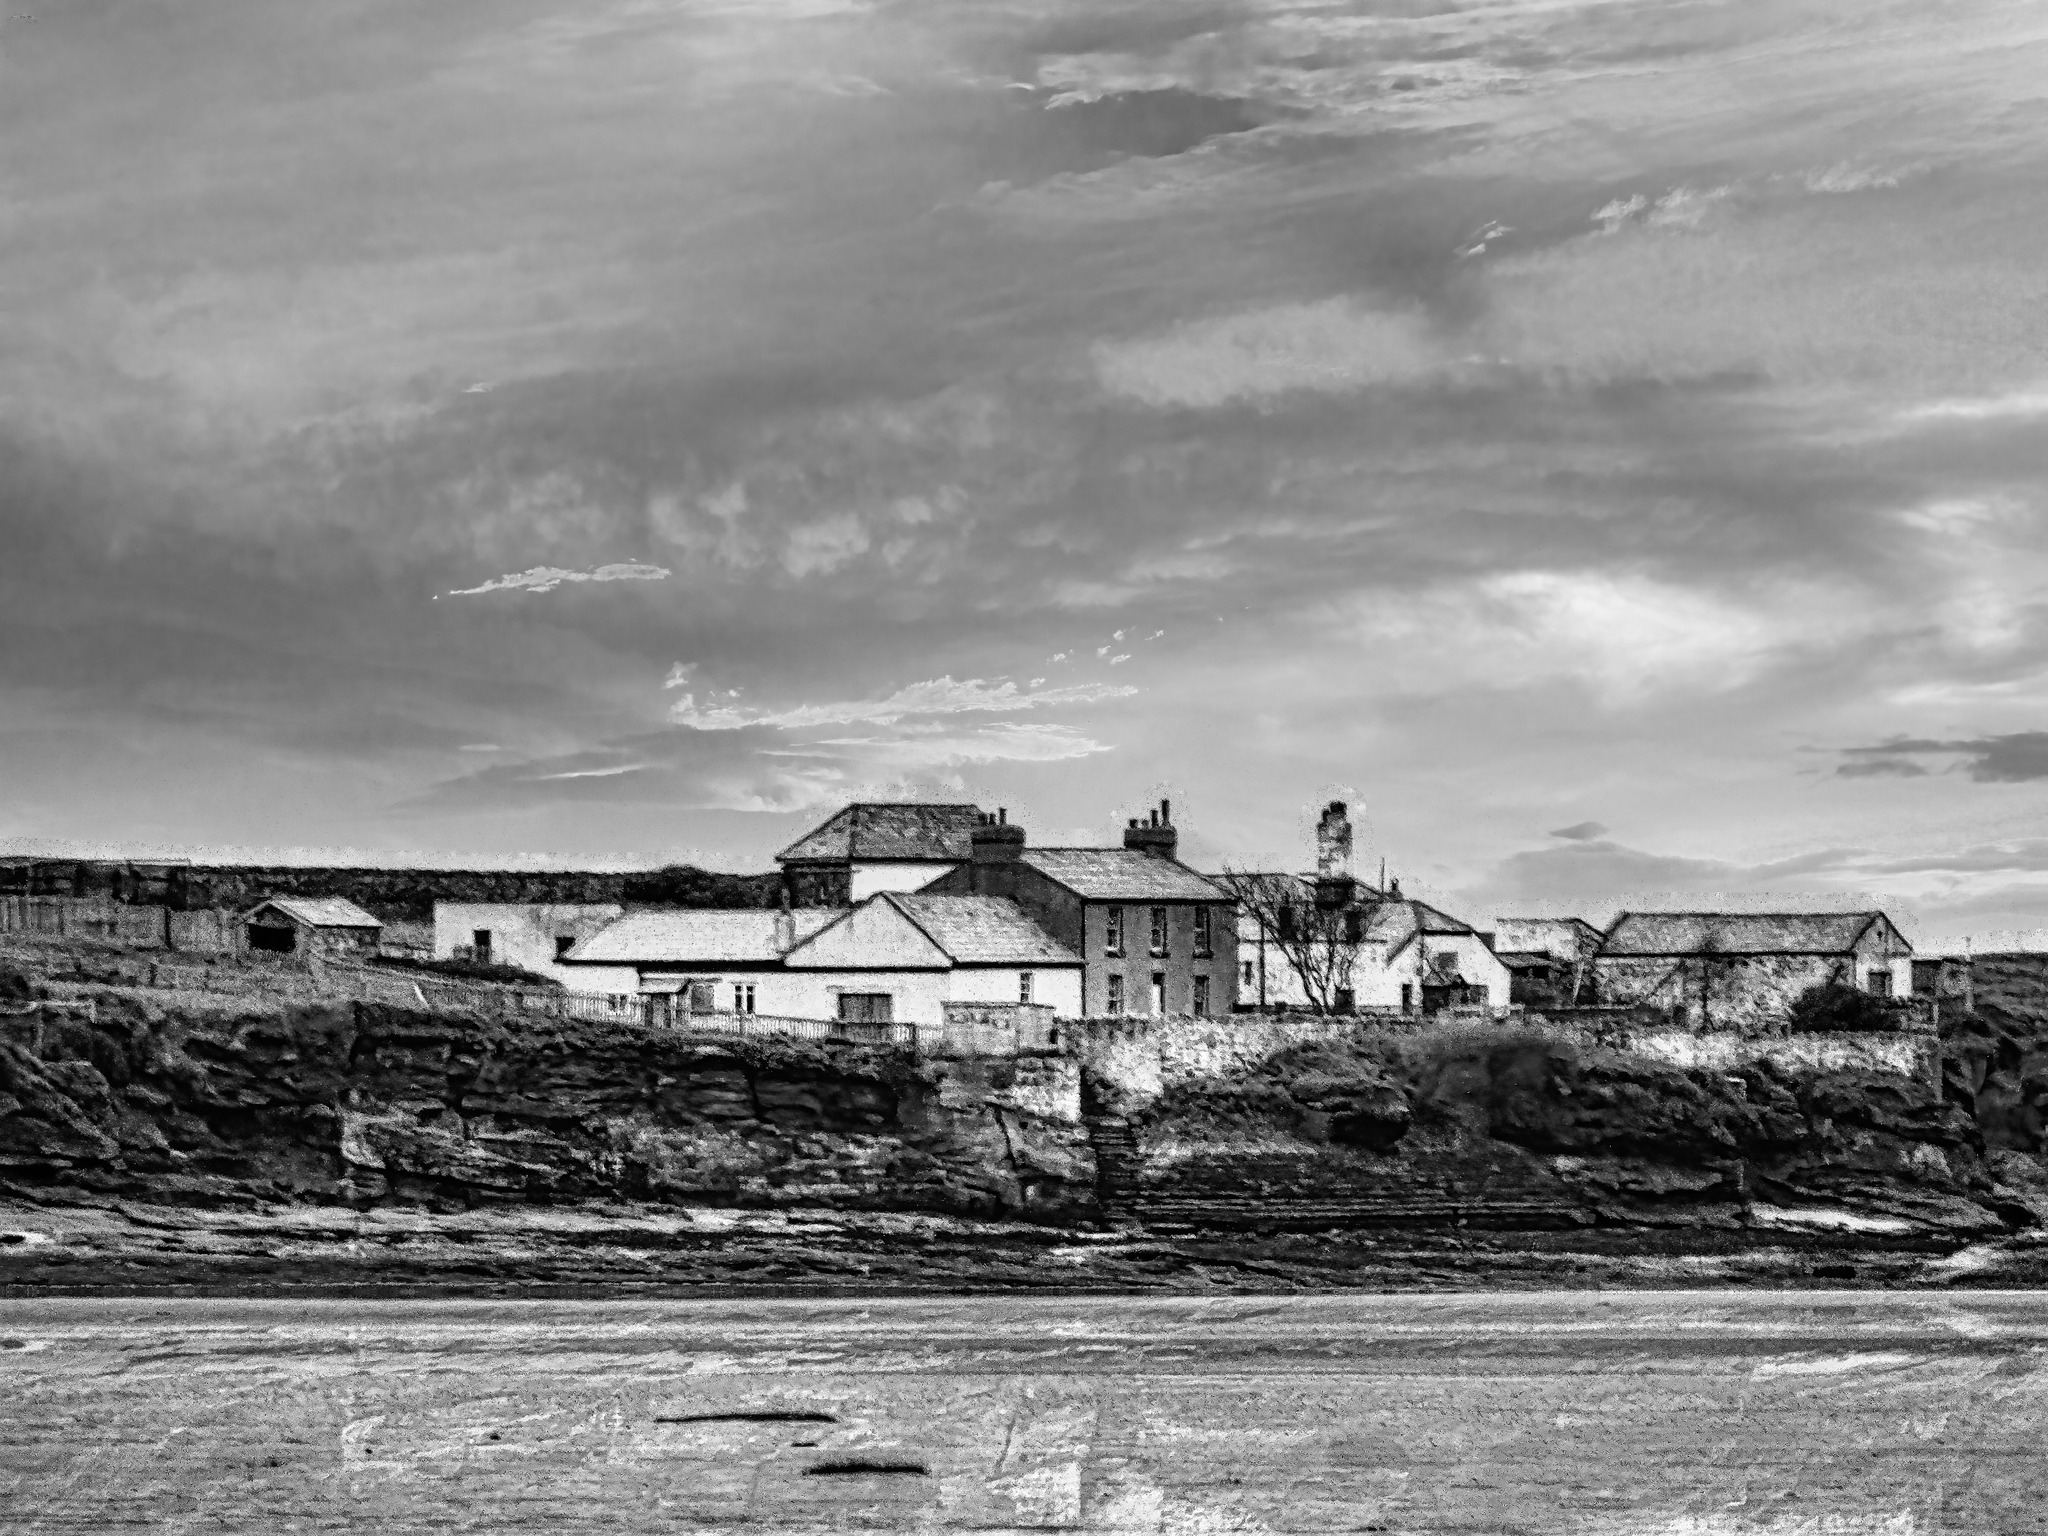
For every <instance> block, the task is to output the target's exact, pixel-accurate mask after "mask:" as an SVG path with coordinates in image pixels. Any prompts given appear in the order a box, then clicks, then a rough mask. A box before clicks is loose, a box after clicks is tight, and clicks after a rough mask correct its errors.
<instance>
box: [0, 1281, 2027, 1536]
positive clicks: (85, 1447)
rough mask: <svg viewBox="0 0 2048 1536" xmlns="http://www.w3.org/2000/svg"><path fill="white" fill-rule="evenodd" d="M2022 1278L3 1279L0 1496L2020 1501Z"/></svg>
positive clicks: (1623, 1528)
mask: <svg viewBox="0 0 2048 1536" xmlns="http://www.w3.org/2000/svg"><path fill="white" fill-rule="evenodd" d="M2040 1303H2041V1298H2040V1297H2038V1296H2035V1295H2031V1294H2018V1293H2003V1294H1995V1293H1986V1294H1977V1295H1968V1296H1965V1295H1958V1294H1949V1295H1926V1296H1916V1295H1900V1294H1896V1293H1893V1294H1876V1293H1871V1294H1858V1293H1816V1292H1805V1293H1796V1294H1778V1295H1751V1296H1741V1295H1731V1294H1730V1293H1726V1292H1716V1293H1711V1294H1710V1293H1696V1294H1671V1293H1666V1294H1654V1293H1650V1294H1646V1293H1605V1294H1603V1293H1569V1294H1567V1293H1553V1294H1543V1295H1532V1294H1522V1295H1508V1296H1447V1295H1434V1296H1414V1297H1373V1298H1298V1299H1293V1298H1290V1299H1278V1300H1274V1299H1265V1300H1255V1301H1254V1300H1246V1301H1215V1302H1207V1301H1196V1300H1161V1299H1132V1300H1118V1299H1066V1300H990V1299H986V1298H982V1299H947V1298H933V1299H925V1300H902V1301H886V1302H862V1303H851V1302H831V1301H808V1302H807V1301H772V1302H746V1301H719V1302H704V1303H690V1302H613V1301H603V1302H586V1303H578V1302H563V1301H546V1302H528V1303H521V1302H490V1303H485V1302H463V1301H449V1302H402V1301H383V1302H366V1303H345V1302H333V1301H320V1302H278V1301H175V1302H154V1301H149V1302H144V1301H128V1302H115V1301H91V1302H86V1301H35V1302H21V1303H10V1304H9V1307H8V1325H7V1330H6V1331H7V1332H8V1334H9V1335H10V1337H11V1338H12V1339H14V1340H15V1341H17V1342H19V1343H20V1344H21V1345H22V1346H23V1347H21V1348H19V1349H14V1350H10V1351H8V1352H7V1353H5V1354H4V1355H0V1375H4V1379H5V1383H4V1384H5V1388H6V1391H5V1394H4V1398H0V1468H4V1469H5V1470H4V1472H0V1488H4V1492H5V1499H4V1507H5V1509H6V1511H7V1513H6V1514H5V1515H4V1517H0V1524H4V1525H5V1526H6V1528H7V1529H9V1530H21V1531H40V1530H50V1531H55V1530H80V1529H87V1530H99V1529H104V1528H107V1527H110V1526H114V1525H118V1524H122V1523H125V1522H135V1523H139V1524H142V1525H144V1526H150V1527H163V1528H187V1527H203V1528H209V1529H229V1530H247V1531H252V1532H253V1531H270V1530H285V1529H300V1530H322V1529H336V1530H339V1529H355V1530H377V1531H380V1532H395V1531H411V1530H429V1529H435V1530H476V1531H483V1530H489V1531H528V1530H530V1531H547V1532H559V1531H577V1530H598V1529H602V1530H606V1531H640V1530H655V1529H660V1530H696V1531H735V1532H737V1531H745V1530H756V1531H759V1530H768V1531H777V1532H785V1531H786V1532H806V1531H827V1530H846V1529H868V1530H920V1531H922V1530H930V1531H945V1530H981V1531H1004V1530H1085V1531H1120V1532H1125V1531H1127V1532H1146V1533H1162V1536H1164V1533H1188V1536H1193V1533H1205V1532H1226V1531H1228V1532H1268V1531H1271V1532H1282V1531H1286V1532H1319V1533H1320V1532H1333V1531H1353V1530H1366V1531H1370V1530H1382V1531H1390V1532H1392V1531H1418V1532H1419V1531H1488V1532H1501V1531H1568V1532H1587V1533H1594V1536H1622V1533H1629V1536H1638V1533H1641V1536H1650V1533H1655V1536H1723V1533H1726V1536H1737V1533H1756V1532H1765V1533H1771V1536H1794V1533H1812V1536H1821V1533H1828V1536H1848V1533H1864V1532H1873V1533H1874V1532H1884V1533H1893V1536H1905V1533H1914V1536H1918V1533H1924V1532H1934V1531H1954V1532H1990V1531H2017V1530H2022V1529H2030V1528H2032V1522H2033V1521H2034V1519H2035V1514H2036V1511H2037V1510H2038V1504H2039V1495H2040V1493H2041V1491H2042V1485H2043V1482H2044V1479H2043V1478H2042V1476H2041V1475H2040V1474H2038V1473H2037V1472H2036V1470H2035V1466H2036V1457H2037V1453H2038V1446H2039V1443H2040V1441H2039V1436H2040V1427H2041V1423H2042V1409H2043V1406H2044V1405H2043V1400H2042V1399H2043V1389H2042V1375H2041V1371H2040V1365H2041V1362H2042V1359H2043V1357H2044V1356H2043V1352H2044V1350H2048V1309H2044V1308H2043V1307H2042V1306H2041V1304H2040Z"/></svg>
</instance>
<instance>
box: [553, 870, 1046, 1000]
mask: <svg viewBox="0 0 2048 1536" xmlns="http://www.w3.org/2000/svg"><path fill="white" fill-rule="evenodd" d="M560 964H561V966H562V969H563V971H564V972H565V973H566V974H567V975H568V977H569V981H568V985H569V986H570V987H571V988H572V989H573V990H575V991H579V992H590V993H600V994H604V995H607V996H613V997H627V996H631V995H633V994H637V993H654V992H680V993H682V994H684V996H685V998H686V999H687V1006H688V1007H689V1009H690V1010H691V1011H692V1012H700V1013H701V1012H719V1013H742V1014H746V1013H756V1014H770V1015H774V1016H777V1017H781V1018H796V1019H844V1020H848V1021H858V1022H872V1023H883V1022H888V1023H913V1024H929V1025H934V1026H937V1025H939V1024H942V1023H943V1022H944V1016H945V1004H947V1003H949V1002H953V1003H1019V1002H1024V1003H1038V1004H1043V1005H1046V1006H1049V1007H1051V1008H1052V1010H1053V1013H1054V1016H1055V1017H1057V1018H1077V1017H1079V1016H1080V1013H1081V972H1082V964H1081V957H1080V956H1079V955H1076V954H1074V953H1073V952H1072V951H1071V950H1068V949H1066V948H1065V947H1063V946H1062V945H1060V944H1059V943H1057V942H1056V941H1054V940H1053V939H1052V938H1051V937H1050V936H1049V935H1047V934H1046V933H1045V931H1044V930H1043V929H1041V928H1039V927H1038V925H1037V924H1036V923H1034V922H1032V920H1031V919H1030V918H1029V917H1028V916H1027V915H1026V914H1025V912H1024V910H1023V909H1022V908H1021V907H1019V906H1018V905H1017V904H1016V903H1015V902H1013V901H1008V900H1005V899H1003V898H1000V897H994V896H946V895H929V894H924V893H904V892H896V891H885V892H881V893H879V894H877V895H874V896H871V897H869V898H868V899H867V900H865V901H863V902H861V903H860V904H859V905H857V906H854V907H850V908H845V907H839V908H834V907H803V908H797V909H795V910H788V911H780V912H776V911H673V912H637V913H632V914H629V915H627V916H625V917H621V918H619V919H618V920H617V921H616V922H613V923H611V924H609V925H608V926H607V927H605V928H604V929H602V930H601V931H599V932H598V933H595V934H593V935H591V936H590V937H589V938H587V939H584V940H583V941H581V942H580V943H578V944H577V945H576V946H575V947H574V948H572V949H571V950H570V951H569V952H568V954H567V955H565V956H564V957H563V958H562V960H561V962H560Z"/></svg>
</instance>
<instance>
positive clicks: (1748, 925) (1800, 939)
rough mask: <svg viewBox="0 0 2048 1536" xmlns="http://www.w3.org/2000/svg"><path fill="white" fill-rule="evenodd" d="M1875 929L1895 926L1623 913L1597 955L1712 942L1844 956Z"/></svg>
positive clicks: (1694, 947)
mask: <svg viewBox="0 0 2048 1536" xmlns="http://www.w3.org/2000/svg"><path fill="white" fill-rule="evenodd" d="M1872 923H1884V924H1886V926H1888V927H1889V926H1891V925H1890V920H1889V919H1888V918H1886V917H1885V915H1884V914H1883V913H1882V912H1624V913H1622V914H1621V915H1620V916H1619V917H1617V918H1616V919H1615V920H1614V922H1613V923H1612V924H1611V925H1609V927H1608V929H1607V937H1606V938H1605V939H1604V940H1602V941H1601V945H1600V950H1599V954H1600V956H1601V957H1602V958H1607V957H1612V956H1625V955H1640V956H1645V957H1651V956H1668V955H1696V954H1699V953H1701V951H1702V949H1703V947H1705V946H1706V942H1707V940H1708V938H1709V937H1710V936H1711V937H1712V939H1713V941H1714V942H1713V949H1714V951H1715V952H1716V953H1719V954H1724V955H1846V954H1848V953H1849V952H1850V951H1852V950H1853V949H1855V947H1856V941H1857V940H1858V939H1860V938H1862V936H1863V933H1864V930H1865V929H1867V928H1869V927H1870V925H1871V924H1872ZM1893 931H1894V932H1896V931H1897V930H1896V929H1894V930H1893ZM1899 942H1900V943H1901V944H1904V943H1905V939H1904V938H1903V936H1902V937H1901V938H1900V940H1899ZM1910 947H1911V946H1908V948H1910Z"/></svg>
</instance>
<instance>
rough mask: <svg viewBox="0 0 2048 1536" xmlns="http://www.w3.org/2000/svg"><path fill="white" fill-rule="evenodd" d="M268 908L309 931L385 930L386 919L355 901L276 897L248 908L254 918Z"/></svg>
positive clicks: (339, 897) (325, 897) (342, 898)
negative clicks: (335, 929)
mask: <svg viewBox="0 0 2048 1536" xmlns="http://www.w3.org/2000/svg"><path fill="white" fill-rule="evenodd" d="M265 907H274V908H276V909H277V910H278V911H280V912H282V913H284V915H285V916H287V917H289V918H290V919H292V921H293V922H297V923H304V924H305V925H306V926H307V927H308V928H382V927H383V926H384V923H383V920H382V919H380V918H375V917H372V916H371V915H370V914H369V913H367V912H365V911H364V910H363V909H362V908H361V907H359V906H357V905H356V904H355V903H354V902H352V901H349V900H347V899H346V898H345V897H341V896H273V897H271V898H270V899H269V900H268V901H260V902H258V903H257V904H256V905H255V906H253V907H251V908H250V909H249V913H248V915H249V916H250V917H254V916H255V915H256V914H257V913H258V912H261V911H262V910H263V909H264V908H265Z"/></svg>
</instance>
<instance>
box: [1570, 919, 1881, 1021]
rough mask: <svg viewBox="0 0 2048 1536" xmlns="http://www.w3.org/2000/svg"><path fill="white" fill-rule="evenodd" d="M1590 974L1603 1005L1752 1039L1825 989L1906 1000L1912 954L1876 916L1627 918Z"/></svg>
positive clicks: (1615, 925)
mask: <svg viewBox="0 0 2048 1536" xmlns="http://www.w3.org/2000/svg"><path fill="white" fill-rule="evenodd" d="M1593 973H1594V984H1595V986H1596V987H1597V988H1598V990H1599V995H1600V1000H1601V1001H1602V1003H1605V1004H1620V1005H1638V1006H1644V1007H1653V1008H1662V1009H1669V1010H1671V1011H1672V1013H1673V1015H1674V1016H1675V1017H1677V1018H1679V1019H1682V1020H1684V1021H1685V1022H1686V1023H1687V1024H1688V1025H1690V1026H1691V1027H1692V1028H1694V1029H1698V1030H1702V1031H1710V1030H1725V1031H1734V1032H1738V1033H1744V1034H1754V1033H1761V1032H1764V1031H1766V1030H1768V1029H1770V1028H1772V1027H1774V1026H1776V1025H1778V1024H1780V1023H1782V1022H1783V1021H1784V1019H1785V1017H1786V1016H1787V1014H1788V1013H1789V1011H1790V1009H1791V1006H1792V1004H1793V1002H1794V1001H1795V1000H1796V999H1797V998H1798V997H1799V995H1800V994H1801V993H1803V992H1805V991H1806V990H1807V989H1808V988H1809V987H1814V986H1819V985H1822V984H1824V983H1827V982H1837V983H1840V984H1842V985H1844V986H1850V987H1855V988H1857V989H1858V990H1859V991H1863V992H1868V993H1870V994H1871V995H1872V996H1875V997H1906V996H1910V995H1911V994H1912V991H1913V946H1912V945H1911V944H1909V943H1907V942H1906V938H1905V936H1904V935H1903V934H1901V933H1900V932H1899V930H1898V928H1897V927H1896V926H1894V924H1893V923H1892V920H1891V919H1890V918H1889V917H1887V916H1885V914H1884V913H1882V912H1741V913H1736V912H1624V913H1622V914H1621V915H1620V916H1619V917H1617V918H1616V919H1615V920H1614V921H1613V922H1612V923H1611V924H1610V925H1609V926H1608V929H1607V932H1606V934H1605V936H1604V937H1603V938H1602V939H1601V941H1600V948H1599V951H1598V952H1597V953H1596V954H1595V955H1594V957H1593Z"/></svg>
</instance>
